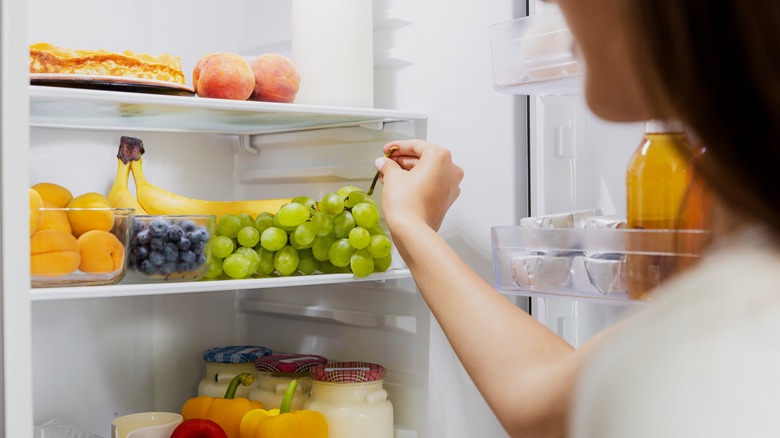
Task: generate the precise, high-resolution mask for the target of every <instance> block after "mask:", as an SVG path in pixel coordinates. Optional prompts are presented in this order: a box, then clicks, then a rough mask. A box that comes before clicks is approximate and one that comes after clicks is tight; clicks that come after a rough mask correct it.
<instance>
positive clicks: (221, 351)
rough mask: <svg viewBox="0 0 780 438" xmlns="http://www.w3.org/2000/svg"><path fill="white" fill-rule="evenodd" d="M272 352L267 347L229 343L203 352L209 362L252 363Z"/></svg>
mask: <svg viewBox="0 0 780 438" xmlns="http://www.w3.org/2000/svg"><path fill="white" fill-rule="evenodd" d="M271 353H272V351H271V349H270V348H266V347H259V346H253V345H229V346H226V347H215V348H209V349H208V350H206V351H204V352H203V360H204V361H206V362H208V363H247V362H250V363H251V362H255V361H257V359H258V358H260V357H262V356H268V355H269V354H271Z"/></svg>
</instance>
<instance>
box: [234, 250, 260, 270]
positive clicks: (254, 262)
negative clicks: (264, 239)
mask: <svg viewBox="0 0 780 438" xmlns="http://www.w3.org/2000/svg"><path fill="white" fill-rule="evenodd" d="M233 254H241V255H243V256H246V258H248V259H249V262H250V264H249V275H252V274H254V273H255V272H257V269H258V268H259V267H260V256H259V255H258V254H257V252H255V250H254V249H252V248H247V247H241V248H238V249H237V250H236V252H234V253H233Z"/></svg>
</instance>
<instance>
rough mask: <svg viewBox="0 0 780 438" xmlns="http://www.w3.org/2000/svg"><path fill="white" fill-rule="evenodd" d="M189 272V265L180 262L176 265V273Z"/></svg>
mask: <svg viewBox="0 0 780 438" xmlns="http://www.w3.org/2000/svg"><path fill="white" fill-rule="evenodd" d="M191 270H192V268H191V264H190V263H185V262H180V263H177V264H176V272H187V271H191Z"/></svg>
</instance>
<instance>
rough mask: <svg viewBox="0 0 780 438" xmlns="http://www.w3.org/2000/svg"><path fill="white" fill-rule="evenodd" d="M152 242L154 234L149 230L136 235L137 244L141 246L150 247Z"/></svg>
mask: <svg viewBox="0 0 780 438" xmlns="http://www.w3.org/2000/svg"><path fill="white" fill-rule="evenodd" d="M150 240H152V233H150V232H149V230H141V231H139V232H138V234H136V235H135V243H137V244H139V245H148V244H149V241H150Z"/></svg>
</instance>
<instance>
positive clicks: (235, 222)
mask: <svg viewBox="0 0 780 438" xmlns="http://www.w3.org/2000/svg"><path fill="white" fill-rule="evenodd" d="M241 228H244V225H243V224H242V222H241V218H240V217H239V216H237V215H235V214H223V215H222V217H220V218H219V223H217V234H221V235H223V236H228V237H236V235H238V231H239V230H240V229H241Z"/></svg>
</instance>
